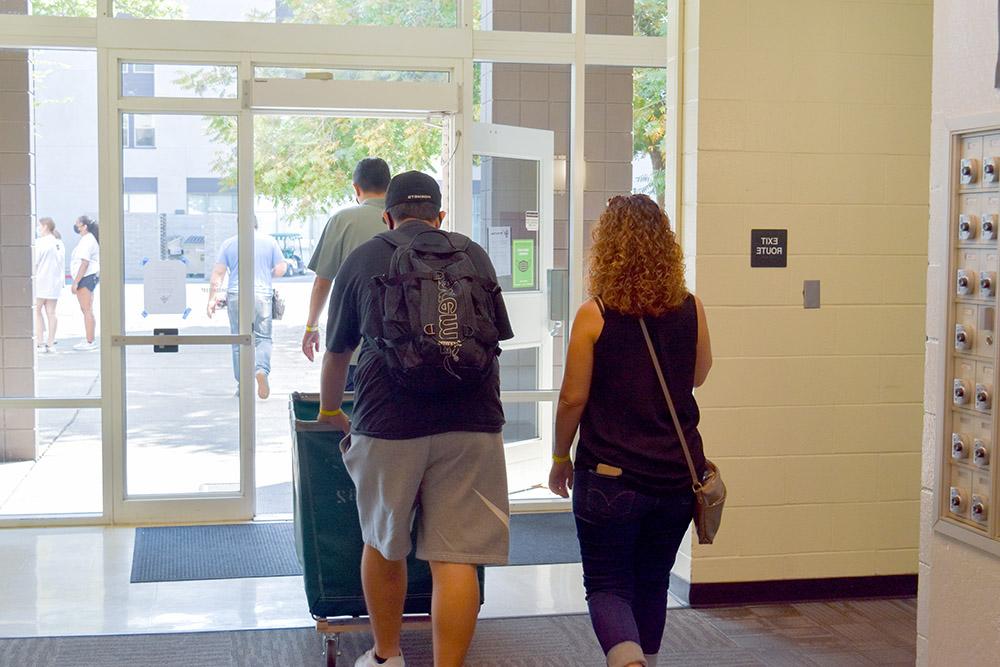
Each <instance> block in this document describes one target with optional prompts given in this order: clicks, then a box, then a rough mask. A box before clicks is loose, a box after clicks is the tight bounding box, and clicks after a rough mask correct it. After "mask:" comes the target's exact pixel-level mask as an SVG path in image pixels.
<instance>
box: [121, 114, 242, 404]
mask: <svg viewBox="0 0 1000 667" xmlns="http://www.w3.org/2000/svg"><path fill="white" fill-rule="evenodd" d="M134 125H135V127H136V132H137V136H136V138H137V139H140V138H141V134H140V133H141V131H142V128H144V127H155V128H156V146H155V148H151V149H150V150H147V151H125V152H124V162H123V165H124V174H123V176H124V189H125V190H126V193H127V194H126V196H127V198H128V199H127V205H128V206H129V207H128V208H126V210H125V218H124V235H125V238H124V251H125V253H124V266H123V271H124V277H125V286H124V301H123V308H124V319H125V330H126V332H127V333H133V334H139V335H143V334H145V335H148V334H150V333H152V330H153V329H154V328H158V327H169V328H178V329H180V331H181V333H192V334H199V333H200V334H205V333H213V334H229V333H231V332H232V331H233V326H234V324H233V323H231V322H230V317H229V312H228V310H227V309H225V308H222V307H221V303H222V302H225V301H226V299H227V292H228V290H229V286H230V277H231V276H232V275H233V272H232V271H229V269H228V267H227V266H226V265H223V270H224V272H223V275H222V276H221V277H220V279H219V287H220V289H219V291H218V293H217V294H216V296H217V297H218V298H219V299H220V307H219V308H218V309H217V310H216V311H214V312H213V314H212V316H211V317H210V316H209V314H208V310H207V307H208V298H209V278H210V277H211V275H212V271H213V268H214V267H215V266H216V259H217V258H218V256H219V252H220V249H221V248H222V247H223V244H225V243H226V242H227V240H229V239H235V237H236V233H237V214H236V204H235V201H234V199H235V189H236V169H237V165H236V128H237V125H236V118H235V117H233V116H200V115H191V114H160V115H147V114H136V115H135V117H134ZM154 182H155V183H157V184H158V187H157V190H158V192H156V193H155V194H152V196H150V194H151V193H148V192H135V193H129V192H128V191H129V189H130V187H134V188H138V187H141V186H146V189H147V190H148V189H151V188H150V187H149V184H151V183H154ZM186 183H188V184H190V183H195V184H200V183H212V184H214V186H215V189H216V190H217V191H218V189H219V188H223V189H224V190H225V193H226V194H229V193H230V192H231V193H233V197H232V200H231V201H232V203H231V205H229V206H228V210H226V211H219V212H213V211H212V210H211V205H210V203H209V201H208V199H210V195H209V194H208V193H197V194H199V195H201V196H203V197H205V200H203V201H201V202H199V203H200V204H203V205H204V208H203V209H201V210H198V211H196V212H195V213H194V214H192V213H191V212H190V211H189V198H188V193H187V192H186V191H185V184H186ZM173 184H179V185H180V187H177V186H176V185H173ZM220 208H221V207H220ZM233 243H235V240H232V241H230V245H232V244H233ZM233 251H235V249H234V248H233ZM151 272H152V273H151ZM157 272H163V273H162V274H161V273H157ZM160 275H167V276H172V278H171V280H173V281H175V282H174V283H172V284H174V285H175V289H173V290H171V291H170V292H169V293H168V294H166V295H159V296H156V295H154V293H153V292H151V291H148V290H146V289H145V284H146V281H147V279H149V276H160ZM157 280H159V279H157ZM232 286H233V288H234V289H235V286H236V281H235V278H233V282H232ZM160 298H169V303H167V302H166V301H164V302H163V303H161V304H158V303H157V302H156V301H157V299H160ZM234 322H235V320H234ZM233 390H235V388H233Z"/></svg>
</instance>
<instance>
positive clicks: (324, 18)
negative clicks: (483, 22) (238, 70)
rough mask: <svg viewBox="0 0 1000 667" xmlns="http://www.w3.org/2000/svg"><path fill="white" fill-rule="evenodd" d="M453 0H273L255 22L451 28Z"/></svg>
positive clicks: (453, 21) (452, 23)
mask: <svg viewBox="0 0 1000 667" xmlns="http://www.w3.org/2000/svg"><path fill="white" fill-rule="evenodd" d="M457 17H458V12H457V8H456V0H277V2H276V3H275V9H274V10H273V11H269V12H262V13H256V14H255V15H254V16H252V17H251V18H252V19H253V20H257V21H285V22H289V23H325V24H329V25H380V26H405V27H409V28H429V27H431V28H453V27H454V26H455V25H456V23H457Z"/></svg>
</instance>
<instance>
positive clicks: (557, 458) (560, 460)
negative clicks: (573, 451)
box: [552, 454, 569, 463]
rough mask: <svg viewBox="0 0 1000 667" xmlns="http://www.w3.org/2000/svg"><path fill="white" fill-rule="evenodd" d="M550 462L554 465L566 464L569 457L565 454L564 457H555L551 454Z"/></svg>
mask: <svg viewBox="0 0 1000 667" xmlns="http://www.w3.org/2000/svg"><path fill="white" fill-rule="evenodd" d="M552 460H553V461H555V462H556V463H568V462H569V455H568V454H567V455H566V456H556V455H555V454H553V455H552Z"/></svg>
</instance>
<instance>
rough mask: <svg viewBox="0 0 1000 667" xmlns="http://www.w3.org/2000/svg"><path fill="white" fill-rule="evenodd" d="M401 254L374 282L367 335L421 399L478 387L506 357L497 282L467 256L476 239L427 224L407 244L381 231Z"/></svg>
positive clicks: (392, 370) (401, 380) (397, 376)
mask: <svg viewBox="0 0 1000 667" xmlns="http://www.w3.org/2000/svg"><path fill="white" fill-rule="evenodd" d="M377 238H380V239H382V240H383V241H385V242H386V243H388V244H389V245H391V246H393V247H394V248H395V249H396V250H395V252H394V253H393V255H392V260H391V262H390V264H389V271H388V272H387V273H385V274H382V275H380V276H375V277H374V278H372V283H371V290H372V299H371V304H372V305H371V312H369V313H368V316H367V317H365V318H364V320H363V321H365V322H366V331H365V337H366V338H367V339H368V340H369V342H370V343H371V344H372V345H373V346H374V347H375V349H376V350H377V351H378V353H379V354H380V355H381V357H382V359H383V360H384V361H385V364H386V366H387V367H388V369H389V372H390V373H391V374H392V376H393V378H394V379H395V380H396V382H397V383H398V384H400V385H401V386H403V387H404V388H406V389H407V390H410V391H414V392H417V393H421V394H441V393H447V392H452V391H460V390H464V389H470V388H473V387H476V386H478V385H479V384H481V383H482V381H483V380H484V379H485V378H486V377H487V376H488V375H489V373H490V371H491V369H492V367H493V363H494V360H495V359H496V358H497V356H499V354H500V344H499V343H500V341H499V332H498V331H497V327H496V324H495V318H496V313H495V308H494V299H495V297H496V295H497V294H498V293H499V292H500V286H499V285H497V284H496V281H494V280H492V279H490V278H488V277H486V276H484V275H483V273H482V272H481V271H480V270H479V268H478V267H477V266H476V263H475V262H474V261H473V259H472V256H471V255H470V254H469V244H470V243H471V241H470V240H469V239H468V238H466V237H465V236H462V235H461V234H453V233H449V232H445V231H442V230H439V229H434V228H431V227H428V228H427V229H426V230H423V231H421V232H419V233H418V234H417V235H416V236H415V237H414V238H413V240H412V241H409V242H408V243H407V242H405V241H400V240H399V239H398V238H396V236H395V235H394V234H393V233H392V232H384V233H382V234H379V235H378V237H377Z"/></svg>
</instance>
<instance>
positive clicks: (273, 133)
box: [33, 0, 667, 220]
mask: <svg viewBox="0 0 1000 667" xmlns="http://www.w3.org/2000/svg"><path fill="white" fill-rule="evenodd" d="M666 5H667V3H666V0H636V2H635V26H636V34H639V35H647V36H663V35H665V34H666V29H667V12H666ZM33 11H34V13H36V14H49V15H59V16H93V15H94V13H95V2H94V0H34V2H33ZM115 11H116V14H127V15H131V16H135V17H142V18H182V17H183V15H184V9H183V7H182V6H181V5H180V4H178V2H177V1H176V0H116V1H115ZM248 18H249V19H251V20H257V21H282V22H294V23H317V24H333V25H382V26H387V25H396V26H407V27H418V26H419V27H431V26H454V25H455V24H456V19H457V11H456V0H277V1H276V3H275V9H274V10H273V11H269V12H263V13H258V14H254V15H252V16H249V17H248ZM275 74H276V75H277V73H275ZM229 77H231V70H229V69H226V68H212V67H209V68H203V69H201V70H199V71H197V72H195V73H193V74H190V75H187V76H184V77H182V78H181V79H180V80H179V83H180V84H181V85H184V86H185V87H187V88H189V89H190V90H192V91H194V92H196V93H197V94H198V95H202V96H206V95H216V94H219V93H220V92H221V90H222V88H224V87H225V86H226V85H231V84H232V81H231V79H230V78H229ZM380 78H383V79H385V78H390V79H398V80H403V79H408V78H413V75H412V73H404V72H400V73H391V74H389V75H387V76H383V77H380ZM474 85H475V90H474V93H475V98H476V99H475V103H476V105H478V103H479V97H480V95H479V92H480V91H479V87H480V85H481V82H480V81H479V76H478V68H477V76H476V81H475V82H474ZM632 104H633V151H634V153H635V155H636V156H637V157H638V156H645V155H648V156H649V159H650V161H651V162H652V165H653V175H652V178H651V179H650V182H649V183H643V184H640V187H641V189H642V190H643V191H644V192H647V193H648V194H650V195H655V196H656V198H657V199H658V200H659V201H660V203H661V204H662V202H663V196H664V187H665V162H666V161H665V155H664V150H665V145H664V139H665V135H666V72H665V71H664V70H662V69H655V68H638V69H636V70H635V77H634V87H633V98H632ZM206 120H207V122H208V132H209V136H210V137H211V138H212V139H213V140H214V141H216V142H218V145H219V146H220V147H226V149H224V150H220V152H219V155H218V157H217V160H216V164H215V168H216V170H217V173H219V174H221V175H224V176H225V177H226V178H227V180H229V181H230V182H231V183H235V180H236V156H235V152H234V151H233V150H232V149H231V148H229V147H233V146H235V145H236V123H235V119H233V118H231V117H212V118H208V119H206ZM254 135H255V137H254V140H255V150H256V155H257V160H256V165H255V170H254V171H255V173H254V181H255V186H256V190H257V192H258V193H259V194H260V195H262V196H264V197H267V198H269V199H271V200H273V201H274V202H275V203H276V204H278V205H280V206H282V207H285V208H286V209H287V210H289V212H290V214H291V216H292V217H293V218H294V219H298V220H304V219H306V218H308V217H310V216H312V215H316V214H319V213H322V212H324V211H326V210H328V209H329V208H330V207H332V206H334V205H335V204H337V203H339V202H341V201H343V199H344V198H345V197H347V196H348V195H349V193H350V191H351V190H350V185H351V184H350V174H351V172H352V170H353V168H354V164H355V163H356V162H357V160H359V159H361V158H362V157H366V156H368V155H372V154H374V155H381V156H382V157H384V158H385V159H386V160H387V161H388V162H389V164H390V166H391V167H392V169H393V170H394V171H399V170H405V169H427V168H428V167H429V166H430V165H431V164H432V163H433V162H434V160H435V159H436V158H440V157H442V156H441V150H442V147H441V139H442V136H441V132H440V131H436V130H432V129H431V128H429V127H427V126H426V125H425V124H421V123H418V122H415V121H393V122H391V123H387V122H386V121H383V120H376V119H363V118H330V117H308V118H307V117H302V116H267V117H258V118H257V119H256V120H255V132H254Z"/></svg>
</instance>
